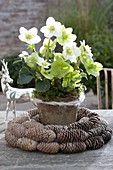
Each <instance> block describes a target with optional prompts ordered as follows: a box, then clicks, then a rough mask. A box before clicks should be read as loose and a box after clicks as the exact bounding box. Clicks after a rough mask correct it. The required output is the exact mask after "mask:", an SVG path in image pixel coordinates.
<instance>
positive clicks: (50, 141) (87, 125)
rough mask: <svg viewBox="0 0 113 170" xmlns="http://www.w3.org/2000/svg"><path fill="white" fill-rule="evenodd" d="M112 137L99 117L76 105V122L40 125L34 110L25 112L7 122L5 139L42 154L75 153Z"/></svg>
mask: <svg viewBox="0 0 113 170" xmlns="http://www.w3.org/2000/svg"><path fill="white" fill-rule="evenodd" d="M111 137H112V130H111V128H110V127H109V126H108V124H107V122H106V121H105V120H103V119H102V118H100V116H99V115H98V114H97V113H95V112H92V111H90V110H88V109H86V108H83V107H82V108H78V111H77V121H76V122H74V123H72V124H69V125H43V124H42V123H41V122H40V118H39V114H38V109H37V108H36V109H32V110H28V111H26V114H24V113H23V114H22V116H19V117H17V118H15V119H13V120H12V121H10V122H9V123H8V126H7V129H6V131H5V139H6V141H7V143H8V144H9V145H10V146H12V147H17V148H21V149H23V150H27V151H35V150H37V151H40V152H44V153H58V152H64V153H77V152H83V151H85V150H86V149H98V148H100V147H102V146H103V145H104V144H105V143H107V142H108V141H109V140H110V139H111Z"/></svg>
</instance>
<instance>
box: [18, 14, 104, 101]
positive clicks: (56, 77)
mask: <svg viewBox="0 0 113 170" xmlns="http://www.w3.org/2000/svg"><path fill="white" fill-rule="evenodd" d="M40 31H41V32H42V33H43V34H44V37H45V39H44V41H43V45H42V46H41V48H40V49H39V50H38V52H37V51H36V48H35V44H37V43H39V42H40V41H41V38H40V37H39V36H38V35H37V33H38V30H37V29H36V28H35V27H33V28H31V29H30V30H27V29H25V28H24V27H21V28H20V30H19V32H20V35H19V36H18V37H19V39H20V40H21V41H23V42H25V43H27V46H28V49H30V52H29V54H28V52H26V51H23V52H22V53H21V54H20V55H19V56H20V58H21V61H22V62H23V65H22V69H21V70H20V74H19V83H20V84H26V83H29V82H30V81H31V80H32V79H34V80H35V88H36V91H37V95H38V96H41V97H43V98H45V99H52V98H55V97H57V96H60V97H64V96H65V95H68V94H70V95H76V94H78V93H79V92H81V91H84V90H85V86H84V85H83V83H82V78H83V77H85V78H86V79H87V74H88V75H90V74H91V75H93V76H95V77H96V76H98V75H99V71H100V70H101V69H102V65H101V64H100V63H98V62H94V60H93V58H92V57H93V54H92V52H91V47H89V46H88V45H86V44H85V40H83V41H80V46H79V47H78V46H77V43H76V42H75V40H76V38H77V36H76V35H75V34H72V28H65V26H64V25H62V24H61V23H60V22H58V21H55V19H54V18H53V17H49V18H48V19H47V21H46V26H43V27H42V28H41V29H40ZM56 45H57V46H58V45H59V46H60V47H61V52H58V51H57V48H56ZM81 64H82V65H83V66H84V68H85V72H84V71H83V70H82V69H81Z"/></svg>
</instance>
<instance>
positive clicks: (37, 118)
mask: <svg viewBox="0 0 113 170" xmlns="http://www.w3.org/2000/svg"><path fill="white" fill-rule="evenodd" d="M32 119H34V120H36V121H37V122H39V121H40V118H39V114H37V115H35V116H33V117H32Z"/></svg>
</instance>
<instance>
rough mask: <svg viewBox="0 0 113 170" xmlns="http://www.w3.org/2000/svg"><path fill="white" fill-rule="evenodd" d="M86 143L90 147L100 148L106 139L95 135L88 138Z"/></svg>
mask: <svg viewBox="0 0 113 170" xmlns="http://www.w3.org/2000/svg"><path fill="white" fill-rule="evenodd" d="M85 144H86V147H87V148H88V149H98V148H100V147H102V146H103V145H104V140H103V138H102V136H95V137H91V138H89V139H87V140H86V141H85Z"/></svg>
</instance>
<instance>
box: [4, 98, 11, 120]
mask: <svg viewBox="0 0 113 170" xmlns="http://www.w3.org/2000/svg"><path fill="white" fill-rule="evenodd" d="M10 106H11V101H10V100H7V107H6V118H5V121H7V118H8V113H9V109H10Z"/></svg>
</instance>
